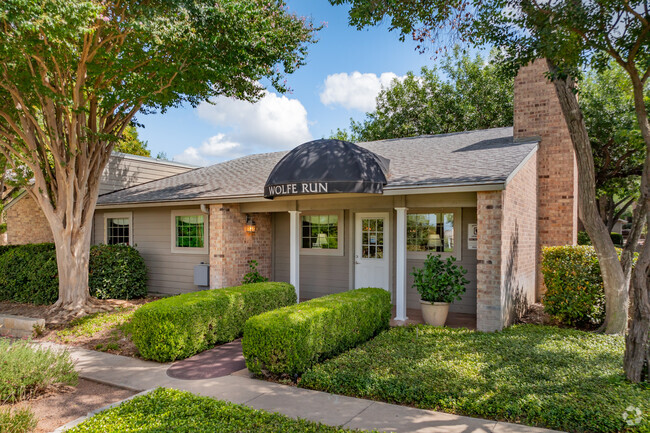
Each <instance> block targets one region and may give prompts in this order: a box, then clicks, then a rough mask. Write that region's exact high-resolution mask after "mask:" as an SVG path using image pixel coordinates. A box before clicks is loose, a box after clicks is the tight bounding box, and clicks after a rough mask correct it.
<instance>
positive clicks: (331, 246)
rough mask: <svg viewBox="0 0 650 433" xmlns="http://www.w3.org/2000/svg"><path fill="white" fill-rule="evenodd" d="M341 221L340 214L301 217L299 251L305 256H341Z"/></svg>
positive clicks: (341, 216) (341, 214)
mask: <svg viewBox="0 0 650 433" xmlns="http://www.w3.org/2000/svg"><path fill="white" fill-rule="evenodd" d="M342 221H343V213H342V212H340V213H332V214H307V215H302V217H301V226H302V227H301V230H302V232H301V240H300V246H301V251H302V252H303V253H305V254H329V255H340V254H342V252H343V248H342V245H341V244H342V242H341V238H340V237H339V233H340V232H341V222H342Z"/></svg>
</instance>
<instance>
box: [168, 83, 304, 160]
mask: <svg viewBox="0 0 650 433" xmlns="http://www.w3.org/2000/svg"><path fill="white" fill-rule="evenodd" d="M213 102H214V104H209V103H202V104H200V105H199V106H198V108H197V114H198V115H199V117H201V118H202V119H204V120H207V121H208V122H210V123H212V124H213V125H215V126H217V127H218V128H219V129H221V130H222V132H220V133H218V134H217V135H215V136H213V137H210V138H209V139H208V140H206V141H205V142H203V143H202V144H201V146H199V147H193V146H191V147H188V148H187V149H185V150H184V151H183V153H181V154H179V155H175V156H174V160H175V161H180V162H186V163H189V164H196V165H207V164H209V163H214V162H219V161H225V160H228V159H232V158H237V157H239V156H243V155H248V154H251V153H259V152H272V151H276V150H285V149H291V148H293V147H295V146H297V145H299V144H301V143H304V142H306V141H309V140H311V139H312V136H311V133H310V132H309V122H308V120H307V110H306V109H305V107H304V106H303V105H302V103H301V102H300V101H299V100H297V99H289V98H287V97H286V96H278V95H277V94H275V93H270V92H265V93H264V95H263V96H262V98H261V99H260V100H259V101H257V102H256V103H250V102H246V101H240V100H237V99H232V98H226V97H219V98H217V99H215V100H214V101H213Z"/></svg>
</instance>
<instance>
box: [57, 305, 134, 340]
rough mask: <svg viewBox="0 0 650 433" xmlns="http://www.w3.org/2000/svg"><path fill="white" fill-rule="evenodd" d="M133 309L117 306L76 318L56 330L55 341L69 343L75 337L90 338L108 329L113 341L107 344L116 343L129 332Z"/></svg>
mask: <svg viewBox="0 0 650 433" xmlns="http://www.w3.org/2000/svg"><path fill="white" fill-rule="evenodd" d="M134 311H135V309H134V308H123V307H118V308H117V309H115V310H113V311H109V312H105V313H94V314H89V315H87V316H83V317H79V318H76V319H74V320H73V321H71V322H70V323H68V324H67V325H66V327H65V328H64V329H61V330H60V331H56V337H57V341H60V342H62V343H69V342H71V341H74V340H75V339H76V338H90V337H93V336H96V335H98V334H99V333H101V332H102V331H104V330H110V334H111V339H112V340H113V341H110V342H109V343H108V344H111V343H117V342H118V341H120V340H122V339H123V338H125V337H126V335H127V334H129V332H130V329H129V324H130V321H131V317H132V316H133V313H134Z"/></svg>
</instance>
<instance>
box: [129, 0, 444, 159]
mask: <svg viewBox="0 0 650 433" xmlns="http://www.w3.org/2000/svg"><path fill="white" fill-rule="evenodd" d="M288 5H289V8H290V10H292V11H295V12H296V13H297V14H299V15H302V16H306V17H309V18H311V19H312V20H313V22H314V23H315V24H318V23H320V22H326V23H327V26H326V27H325V28H324V29H322V30H321V31H320V32H319V34H318V39H319V41H318V42H317V43H316V44H314V45H311V46H310V50H309V55H308V57H307V64H306V65H305V66H303V67H302V68H300V69H299V70H298V71H297V72H296V73H294V74H292V75H289V76H288V77H287V79H288V83H289V86H290V87H291V88H292V90H293V91H292V93H291V94H285V95H278V94H276V92H275V91H274V90H273V89H269V92H270V93H269V94H268V95H267V96H265V97H264V98H263V100H262V101H260V102H258V103H257V104H254V105H252V104H248V103H244V102H241V101H233V100H226V99H225V98H223V99H219V100H218V101H217V104H216V105H208V104H204V105H202V106H200V107H199V108H197V109H193V108H191V107H184V108H178V109H173V110H169V111H168V112H166V113H165V114H155V115H148V116H142V115H141V116H139V117H138V121H139V122H140V123H142V124H144V128H139V133H140V137H141V138H142V139H143V140H146V141H147V142H148V144H149V148H150V149H151V151H152V155H156V154H157V153H158V152H164V153H166V154H167V156H168V157H169V158H170V159H171V158H173V159H174V160H176V161H182V162H187V163H193V164H197V165H206V164H211V163H215V162H220V161H224V160H228V159H231V158H234V157H238V156H242V155H245V154H251V153H259V152H267V151H275V150H286V149H291V148H293V147H295V146H297V145H298V144H301V143H302V142H304V141H307V140H309V139H316V138H321V137H324V136H325V137H327V136H329V134H330V132H331V131H332V130H335V129H336V128H344V127H347V126H348V124H349V119H350V117H353V118H355V119H357V120H359V119H362V118H363V117H364V113H365V111H368V110H369V109H372V107H373V101H374V96H375V95H376V93H377V90H378V89H379V86H381V85H382V84H383V85H385V84H387V83H389V82H390V81H391V79H392V78H393V77H395V76H403V75H404V74H406V72H407V71H415V72H417V71H419V70H420V68H421V67H422V66H424V65H427V66H433V64H434V61H433V60H432V59H431V56H430V55H429V54H419V53H418V52H417V51H416V50H415V43H414V42H413V41H411V40H406V41H405V42H400V41H399V38H398V34H397V33H395V32H389V31H388V26H387V25H382V26H378V27H374V28H371V29H368V30H361V31H358V30H356V29H355V28H353V27H350V26H348V22H347V21H348V18H347V7H342V6H331V5H330V4H329V2H328V1H327V0H310V1H305V0H302V1H299V0H289V1H288Z"/></svg>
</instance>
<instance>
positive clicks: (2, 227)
mask: <svg viewBox="0 0 650 433" xmlns="http://www.w3.org/2000/svg"><path fill="white" fill-rule="evenodd" d="M6 232H7V223H2V224H0V235H1V234H3V233H6Z"/></svg>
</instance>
